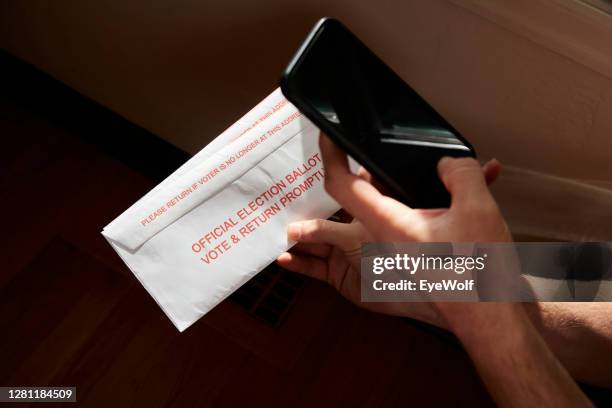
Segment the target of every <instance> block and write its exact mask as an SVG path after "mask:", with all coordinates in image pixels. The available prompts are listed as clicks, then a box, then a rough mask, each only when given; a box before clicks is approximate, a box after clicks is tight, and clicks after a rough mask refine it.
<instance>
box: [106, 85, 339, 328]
mask: <svg viewBox="0 0 612 408" xmlns="http://www.w3.org/2000/svg"><path fill="white" fill-rule="evenodd" d="M318 132H319V131H318V129H317V128H316V127H315V126H314V125H313V124H312V123H311V122H310V121H308V120H307V119H306V118H305V117H304V116H302V114H301V113H300V112H299V111H298V110H297V109H296V108H295V107H294V106H293V105H292V104H291V103H289V102H288V101H287V100H286V99H285V98H284V97H283V95H282V93H281V92H280V89H277V90H275V91H274V92H273V93H272V94H270V95H269V96H268V97H267V98H265V99H264V100H263V101H262V102H261V103H259V104H258V105H257V106H256V107H255V108H253V109H252V110H251V111H250V112H248V113H247V114H246V115H245V116H243V117H242V118H241V119H240V120H238V122H236V123H235V124H234V125H232V126H231V127H230V128H228V129H227V130H226V131H225V132H223V133H222V134H221V135H220V136H218V137H217V138H216V139H215V140H213V141H212V142H211V143H210V144H209V145H208V146H206V147H205V148H204V149H203V150H201V151H200V152H199V153H198V154H196V155H195V156H194V157H193V158H191V159H190V160H189V161H187V162H186V163H185V164H184V165H183V166H181V167H180V168H179V169H178V170H177V171H175V172H174V173H173V174H172V175H170V176H169V177H168V178H167V179H165V180H164V181H163V182H162V183H160V184H159V185H158V186H156V187H155V188H154V189H152V190H151V191H149V192H148V193H147V194H146V195H145V196H144V197H142V198H141V199H140V200H138V201H137V202H136V203H135V204H134V205H132V206H131V207H130V208H128V209H127V210H126V211H125V212H124V213H123V214H121V215H120V216H119V217H117V218H116V219H115V220H114V221H112V222H111V223H110V224H108V225H107V226H106V227H105V228H104V230H103V231H102V234H103V235H104V237H105V238H106V239H107V240H108V241H109V243H110V244H111V245H112V247H113V248H114V249H115V251H117V253H118V254H119V256H121V258H122V259H123V261H124V262H125V263H126V264H127V265H128V266H129V268H130V269H131V270H132V272H133V273H134V275H135V276H136V277H137V278H138V280H139V281H140V282H141V283H142V285H143V286H144V287H145V288H146V289H147V291H148V292H149V293H150V294H151V296H153V298H154V299H155V301H156V302H157V303H158V304H159V305H160V307H161V308H162V309H163V311H164V312H165V313H166V315H168V317H169V318H170V320H172V323H174V325H175V326H176V327H177V328H178V329H179V330H180V331H183V330H185V329H186V328H187V327H189V326H190V325H191V324H192V323H194V322H195V321H196V320H197V319H199V318H200V317H202V316H203V315H204V314H206V313H207V312H208V311H209V310H211V309H212V308H213V307H215V306H216V305H217V304H218V303H219V302H221V301H222V300H223V299H225V298H226V297H227V296H228V295H230V294H231V293H232V292H233V291H235V290H236V289H238V288H239V287H240V286H241V285H242V284H244V283H245V282H246V281H248V280H249V279H250V278H252V277H253V276H254V275H255V274H256V273H258V272H260V271H261V270H262V269H263V268H265V267H266V266H267V265H268V264H270V263H271V262H273V261H274V260H275V259H276V258H277V257H278V255H280V254H281V253H282V252H284V251H286V250H287V249H288V248H289V247H291V245H292V244H293V243H292V242H289V241H288V240H287V235H286V228H287V225H288V224H289V223H290V222H293V221H297V220H304V219H310V218H327V217H329V216H330V215H332V214H333V213H334V212H335V211H337V210H338V209H339V206H338V204H337V203H336V202H335V201H334V200H333V199H332V198H331V197H329V196H328V195H327V194H326V193H325V191H324V189H323V168H322V163H321V157H320V153H319V149H318Z"/></svg>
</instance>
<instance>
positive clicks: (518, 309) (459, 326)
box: [439, 303, 591, 407]
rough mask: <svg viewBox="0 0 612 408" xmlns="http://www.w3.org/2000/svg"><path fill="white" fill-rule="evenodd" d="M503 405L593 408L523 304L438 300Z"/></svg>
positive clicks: (488, 385)
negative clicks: (459, 302)
mask: <svg viewBox="0 0 612 408" xmlns="http://www.w3.org/2000/svg"><path fill="white" fill-rule="evenodd" d="M439 310H440V313H441V314H442V315H443V316H444V318H445V320H446V321H447V322H448V324H449V326H450V327H451V329H452V330H453V331H454V332H455V334H456V335H457V336H458V337H459V339H460V340H461V342H462V343H463V346H464V347H465V349H466V351H467V352H468V353H469V355H470V357H471V359H472V361H473V362H474V365H475V366H476V368H477V370H478V372H479V374H480V376H481V378H482V380H483V382H484V383H485V384H486V386H487V388H488V390H489V392H491V394H492V395H493V397H494V399H495V401H496V402H497V403H498V404H500V405H501V406H538V407H540V406H545V407H548V406H551V407H552V406H554V407H577V406H580V407H582V406H591V403H590V401H589V400H588V399H587V398H586V396H585V395H584V394H583V393H582V391H581V390H580V389H579V388H578V386H577V385H576V383H575V382H574V381H573V380H572V378H571V377H570V375H569V374H568V372H567V371H566V370H565V369H564V368H563V366H562V365H561V364H560V363H559V361H558V360H557V359H556V358H555V356H554V355H553V353H552V352H551V351H550V349H549V348H548V347H547V346H546V343H545V342H544V341H543V339H542V338H541V336H540V335H539V334H538V332H537V330H536V329H535V327H534V326H533V325H532V324H531V321H530V319H529V318H528V317H527V314H526V313H525V310H524V308H523V306H522V305H521V304H516V303H481V304H471V303H464V304H449V303H446V304H439Z"/></svg>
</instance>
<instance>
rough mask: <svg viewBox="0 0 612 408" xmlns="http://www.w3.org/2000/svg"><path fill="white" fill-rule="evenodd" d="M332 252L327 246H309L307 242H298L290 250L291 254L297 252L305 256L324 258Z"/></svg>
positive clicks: (330, 247)
mask: <svg viewBox="0 0 612 408" xmlns="http://www.w3.org/2000/svg"><path fill="white" fill-rule="evenodd" d="M331 250H332V246H331V245H328V244H311V243H308V242H298V243H297V244H296V245H295V246H293V247H292V248H291V251H292V252H299V253H303V254H307V255H314V256H318V257H319V258H326V257H327V256H329V253H330V252H331Z"/></svg>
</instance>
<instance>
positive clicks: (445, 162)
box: [438, 157, 491, 207]
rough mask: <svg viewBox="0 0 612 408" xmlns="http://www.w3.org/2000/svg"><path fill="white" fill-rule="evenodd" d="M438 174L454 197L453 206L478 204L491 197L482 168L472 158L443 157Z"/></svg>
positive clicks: (439, 163)
mask: <svg viewBox="0 0 612 408" xmlns="http://www.w3.org/2000/svg"><path fill="white" fill-rule="evenodd" d="M438 174H439V175H440V179H441V180H442V182H443V183H444V185H445V186H446V189H447V190H448V192H449V193H450V195H451V197H452V199H451V207H458V206H459V207H460V206H466V205H469V204H476V205H478V203H482V201H483V200H488V199H490V197H491V195H490V193H489V189H488V188H487V184H486V182H485V177H484V175H483V172H482V169H481V167H480V165H479V164H478V162H477V161H476V160H474V159H472V158H469V157H464V158H459V159H454V158H451V157H443V158H442V159H441V160H440V161H439V162H438Z"/></svg>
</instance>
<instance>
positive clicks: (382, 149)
mask: <svg viewBox="0 0 612 408" xmlns="http://www.w3.org/2000/svg"><path fill="white" fill-rule="evenodd" d="M281 89H282V92H283V94H284V95H285V97H286V98H287V99H288V100H289V101H290V102H291V103H293V104H294V105H295V106H296V107H297V108H298V109H299V110H300V111H301V112H302V113H303V114H304V115H305V116H306V117H308V119H310V120H311V121H312V122H313V123H314V124H315V125H317V126H318V127H319V129H321V130H322V131H323V132H325V133H326V134H327V135H328V136H329V137H330V138H331V139H332V140H333V141H334V143H336V144H337V145H338V146H339V147H340V148H342V149H343V150H344V151H346V152H347V153H348V154H349V155H350V156H352V157H353V158H354V159H355V160H356V161H357V162H359V164H361V165H362V166H363V167H365V168H366V169H367V170H368V171H369V172H370V173H371V174H372V175H373V176H374V177H375V178H376V179H377V180H378V181H379V182H381V183H382V184H383V186H385V187H386V189H387V190H389V192H390V193H391V195H393V196H395V198H397V199H399V200H401V201H403V202H404V203H406V204H407V205H409V206H411V207H415V208H444V207H448V206H449V204H450V196H449V194H448V192H447V191H446V189H445V187H444V185H443V184H442V182H441V181H440V179H439V177H438V174H437V163H438V161H439V159H440V158H441V157H443V156H453V157H460V156H472V157H474V156H475V152H474V149H473V148H472V146H471V145H470V143H469V142H468V141H467V140H466V139H465V138H464V137H463V136H461V135H460V134H459V132H458V131H457V130H456V129H455V128H453V127H452V126H451V125H450V124H449V123H448V122H447V121H446V120H444V118H443V117H442V116H440V114H438V113H437V112H436V111H435V110H434V109H433V108H432V107H431V106H430V105H429V104H428V103H427V102H426V101H425V100H424V99H423V98H421V97H420V96H419V95H418V94H417V93H416V92H415V91H414V90H413V89H412V88H411V87H410V86H409V85H408V84H407V83H406V82H404V81H403V80H402V79H401V78H400V77H399V76H398V75H397V74H396V73H395V72H393V70H391V68H389V67H388V66H387V65H386V64H385V63H384V62H383V61H382V60H381V59H380V58H378V57H377V56H376V55H375V54H374V53H373V52H372V51H371V50H370V49H368V47H367V46H366V45H365V44H363V43H362V42H361V41H360V40H359V39H358V38H357V37H356V36H355V35H354V34H353V33H351V32H350V31H349V30H348V29H347V28H346V27H345V26H344V25H343V24H341V23H340V22H339V21H337V20H335V19H332V18H324V19H321V20H320V21H319V22H318V23H317V24H316V25H315V27H314V28H313V30H312V31H311V32H310V34H309V35H308V37H307V38H306V40H305V41H304V43H303V44H302V46H301V47H300V48H299V50H298V52H297V53H296V55H295V56H294V57H293V59H292V60H291V62H290V63H289V65H288V67H287V69H286V70H285V72H284V74H283V76H282V79H281Z"/></svg>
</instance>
